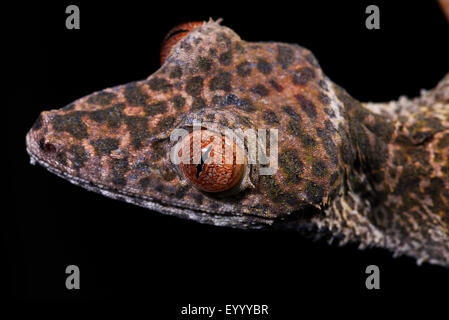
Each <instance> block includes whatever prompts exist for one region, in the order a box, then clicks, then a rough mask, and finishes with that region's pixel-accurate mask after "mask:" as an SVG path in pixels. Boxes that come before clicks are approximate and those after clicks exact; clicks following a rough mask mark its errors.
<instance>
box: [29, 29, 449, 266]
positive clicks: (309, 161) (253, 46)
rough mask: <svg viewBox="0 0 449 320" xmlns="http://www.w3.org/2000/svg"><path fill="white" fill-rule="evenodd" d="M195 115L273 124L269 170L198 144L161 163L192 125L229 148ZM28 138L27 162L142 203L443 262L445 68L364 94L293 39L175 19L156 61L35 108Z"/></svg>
mask: <svg viewBox="0 0 449 320" xmlns="http://www.w3.org/2000/svg"><path fill="white" fill-rule="evenodd" d="M198 122H200V123H201V125H202V126H204V127H205V128H207V129H208V130H209V131H210V130H212V131H215V132H223V130H225V129H243V130H244V129H249V128H257V129H272V128H275V129H277V130H278V138H277V148H278V156H277V162H278V168H277V170H275V172H274V173H273V174H271V175H263V174H261V173H260V166H259V165H257V163H249V162H248V161H244V162H243V163H240V164H237V163H234V162H232V161H231V163H228V164H220V163H210V162H207V161H206V160H207V159H205V160H204V161H203V156H204V155H203V154H202V155H201V161H200V163H198V164H189V163H186V164H184V163H181V164H175V163H173V161H172V160H171V158H170V152H171V150H172V148H173V146H174V143H175V142H173V141H172V140H171V139H170V137H171V133H172V132H173V131H174V130H175V129H180V128H183V129H185V130H186V132H187V135H186V136H185V137H184V138H182V141H181V142H179V141H178V142H177V143H181V144H184V145H185V146H187V150H188V148H189V146H190V147H191V142H192V139H193V138H194V136H196V138H197V139H200V140H199V141H201V147H202V148H203V147H204V149H207V151H206V152H205V153H208V155H210V154H212V153H214V152H215V151H214V150H218V149H219V147H220V146H222V145H223V144H229V145H231V146H233V149H232V150H233V151H232V152H235V150H236V148H237V147H235V144H234V140H232V139H230V138H229V137H226V136H223V137H222V138H221V139H215V140H214V139H212V138H211V136H210V135H207V134H206V132H208V130H200V131H196V133H195V132H194V131H192V127H193V125H194V124H195V123H198ZM203 132H204V134H203ZM247 147H248V146H247V143H244V144H243V150H241V151H242V152H243V154H244V155H245V152H247V151H248V150H247V149H246V148H247ZM268 148H269V146H268ZM26 149H27V152H28V153H29V155H30V159H31V160H30V161H31V163H32V164H34V163H39V164H40V165H42V166H43V167H45V168H46V169H48V170H49V171H50V172H52V173H54V174H56V175H58V176H60V177H62V178H64V179H67V180H68V181H70V182H72V183H74V184H76V185H79V186H81V187H84V188H86V189H88V190H90V191H94V192H98V193H100V194H102V195H104V196H106V197H110V198H114V199H118V200H122V201H126V202H128V203H131V204H134V205H138V206H142V207H145V208H148V209H150V210H152V211H156V212H160V213H163V214H168V215H174V216H178V217H181V218H186V219H190V220H194V221H197V222H200V223H205V224H212V225H216V226H227V227H235V228H242V229H267V228H279V229H293V230H297V231H298V232H300V233H302V234H304V235H310V236H312V237H313V238H317V239H326V240H328V241H336V242H338V243H339V244H346V243H357V244H358V246H359V248H361V249H363V248H367V247H380V248H385V249H388V250H390V251H392V252H393V255H394V256H400V255H406V256H410V257H413V258H415V259H416V261H417V263H419V264H421V263H422V262H428V263H431V264H436V265H441V266H444V267H449V209H448V208H449V179H448V178H449V74H447V75H446V76H445V77H444V78H443V79H442V80H441V81H440V82H439V83H438V84H437V86H436V87H435V88H434V89H432V90H429V91H425V90H424V91H422V93H421V95H420V96H419V97H416V98H413V99H408V98H405V97H401V98H400V99H399V100H398V101H391V102H385V103H362V102H359V101H358V100H356V99H355V98H353V97H352V96H351V95H350V94H349V93H348V92H347V91H346V90H345V89H344V88H342V87H340V86H338V85H337V84H336V83H334V82H332V81H331V80H330V79H329V78H328V77H327V76H326V75H325V74H324V73H323V71H322V70H321V68H320V65H319V63H318V61H317V59H316V58H315V56H314V55H313V54H312V52H311V51H310V50H308V49H306V48H304V47H301V46H299V45H296V44H287V43H279V42H246V41H244V40H242V39H241V38H240V37H239V36H238V35H237V34H236V33H235V32H234V31H233V30H231V29H230V28H228V27H226V26H223V25H222V24H221V21H220V20H218V21H213V20H210V21H208V22H191V23H185V24H182V25H180V26H178V27H175V28H174V29H173V30H172V31H170V32H169V33H168V35H167V36H166V38H165V39H164V42H163V47H162V50H161V67H160V68H159V69H158V70H157V71H156V72H155V73H153V74H152V75H150V76H149V77H148V78H147V79H144V80H141V81H135V82H131V83H127V84H125V85H120V86H116V87H113V88H107V89H104V90H102V91H98V92H94V93H92V94H90V95H88V96H85V97H83V98H80V99H78V100H76V101H74V102H72V103H70V104H68V105H67V106H65V107H63V108H61V109H57V110H51V111H43V112H42V113H41V114H40V115H39V116H38V118H37V120H36V121H35V123H34V124H33V126H32V127H31V129H30V131H29V132H28V133H27V135H26ZM201 152H202V151H201ZM217 152H218V151H217ZM215 153H216V152H215ZM206 158H207V156H206ZM233 159H234V158H233Z"/></svg>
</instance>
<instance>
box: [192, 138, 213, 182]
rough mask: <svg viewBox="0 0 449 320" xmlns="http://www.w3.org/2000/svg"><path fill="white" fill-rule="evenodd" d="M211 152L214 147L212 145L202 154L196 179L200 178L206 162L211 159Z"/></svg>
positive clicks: (197, 167) (197, 166)
mask: <svg viewBox="0 0 449 320" xmlns="http://www.w3.org/2000/svg"><path fill="white" fill-rule="evenodd" d="M212 140H213V139H212ZM211 150H212V145H210V146H209V148H207V150H206V152H204V153H203V154H201V158H200V163H199V164H197V165H196V178H197V179H199V178H200V173H201V171H203V165H204V161H206V160H207V159H208V158H209V154H210V152H211Z"/></svg>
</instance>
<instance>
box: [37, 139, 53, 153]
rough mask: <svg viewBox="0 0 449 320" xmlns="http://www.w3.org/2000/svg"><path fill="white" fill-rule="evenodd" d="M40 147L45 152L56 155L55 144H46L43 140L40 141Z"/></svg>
mask: <svg viewBox="0 0 449 320" xmlns="http://www.w3.org/2000/svg"><path fill="white" fill-rule="evenodd" d="M39 147H40V148H41V149H42V150H43V151H45V152H47V153H54V152H56V147H55V146H54V145H53V144H51V143H49V142H45V141H44V139H41V140H40V141H39Z"/></svg>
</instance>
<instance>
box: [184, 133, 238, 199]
mask: <svg viewBox="0 0 449 320" xmlns="http://www.w3.org/2000/svg"><path fill="white" fill-rule="evenodd" d="M178 157H179V159H180V164H179V169H180V171H181V173H182V174H183V175H184V177H185V178H186V179H187V180H188V181H189V182H190V183H191V184H192V185H193V186H195V187H196V188H197V189H199V190H202V191H206V192H222V191H227V190H230V189H232V188H233V187H235V186H237V185H238V183H239V182H240V181H241V180H242V177H243V173H244V171H245V162H246V158H245V156H244V154H243V150H241V148H240V147H238V146H237V144H235V143H234V142H233V141H232V140H231V139H229V138H228V137H226V136H224V135H223V136H222V135H220V134H217V133H214V132H210V131H208V130H195V131H193V132H191V133H190V134H188V135H186V136H185V137H184V138H183V140H182V141H181V143H180V148H179V151H178Z"/></svg>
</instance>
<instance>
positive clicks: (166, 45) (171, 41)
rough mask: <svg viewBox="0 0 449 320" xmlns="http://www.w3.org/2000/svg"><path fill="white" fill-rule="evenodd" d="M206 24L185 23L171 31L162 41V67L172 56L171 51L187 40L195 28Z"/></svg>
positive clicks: (198, 22) (197, 22)
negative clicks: (170, 55)
mask: <svg viewBox="0 0 449 320" xmlns="http://www.w3.org/2000/svg"><path fill="white" fill-rule="evenodd" d="M204 23H205V22H200V21H193V22H185V23H181V24H179V25H177V26H176V27H174V28H173V29H171V30H170V31H169V32H168V33H167V35H166V36H165V37H164V40H162V46H161V54H160V62H161V65H163V64H164V63H165V60H166V59H167V57H168V55H169V54H170V51H171V49H172V48H173V47H174V46H175V45H176V44H177V43H178V42H179V41H180V40H181V39H183V38H185V37H186V36H187V35H188V34H189V32H190V31H192V30H193V29H195V28H198V27H200V26H202V25H203V24H204Z"/></svg>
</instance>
